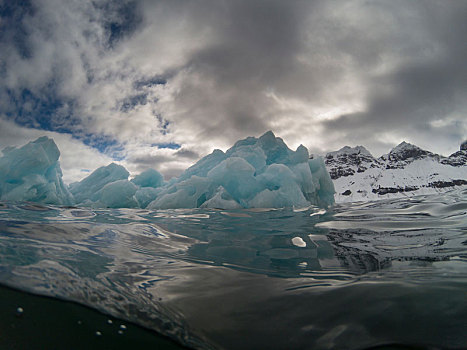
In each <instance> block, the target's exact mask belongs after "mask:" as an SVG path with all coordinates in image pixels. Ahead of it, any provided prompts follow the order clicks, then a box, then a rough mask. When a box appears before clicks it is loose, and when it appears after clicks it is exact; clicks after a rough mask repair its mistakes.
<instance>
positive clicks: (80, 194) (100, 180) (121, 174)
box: [70, 163, 130, 204]
mask: <svg viewBox="0 0 467 350" xmlns="http://www.w3.org/2000/svg"><path fill="white" fill-rule="evenodd" d="M129 176H130V173H129V172H128V170H126V169H125V168H124V167H123V166H121V165H118V164H115V163H111V164H109V165H107V166H102V167H100V168H97V169H96V170H94V171H93V172H92V173H91V175H89V176H87V177H85V178H84V179H83V180H81V181H79V182H74V183H72V184H70V192H71V193H72V194H73V196H74V198H75V201H76V203H77V204H82V203H91V202H96V201H98V200H99V199H100V196H101V194H102V193H101V191H102V189H103V188H104V187H105V186H106V185H107V184H110V183H112V182H115V181H119V180H128V177H129Z"/></svg>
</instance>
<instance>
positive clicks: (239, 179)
mask: <svg viewBox="0 0 467 350" xmlns="http://www.w3.org/2000/svg"><path fill="white" fill-rule="evenodd" d="M3 153H4V156H3V157H2V158H0V171H1V174H0V196H1V197H0V198H1V199H3V200H16V201H20V200H27V201H35V202H41V203H50V204H59V205H69V204H76V205H80V206H90V207H95V208H119V207H120V208H148V209H172V208H199V207H202V208H220V209H236V208H266V207H267V208H280V207H292V206H295V207H306V206H309V205H318V206H321V207H326V206H329V205H332V204H333V203H334V186H333V183H332V180H331V178H330V176H329V174H328V172H327V170H326V168H325V165H324V162H323V160H322V159H321V158H315V159H309V154H308V150H307V149H306V148H305V147H304V146H302V145H300V146H299V147H298V148H297V150H296V151H292V150H291V149H289V148H288V147H287V145H286V144H285V143H284V141H283V140H282V139H281V138H279V137H275V135H274V134H273V133H272V132H270V131H269V132H267V133H265V134H264V135H263V136H261V137H259V138H255V137H248V138H246V139H244V140H240V141H238V142H237V143H235V145H234V146H233V147H232V148H230V149H229V150H227V151H226V152H223V151H221V150H214V152H212V153H211V154H210V155H208V156H206V157H204V158H202V159H201V160H199V161H198V162H197V163H196V164H194V165H193V166H191V167H190V168H188V169H187V170H185V172H184V173H182V175H181V176H180V177H178V178H173V179H171V180H170V181H169V182H164V180H163V177H162V175H161V174H160V173H159V172H157V171H156V170H154V169H148V170H146V171H144V172H143V173H141V174H139V175H137V176H135V177H134V178H133V179H132V180H129V175H130V174H129V172H128V171H127V170H126V169H125V168H124V167H123V166H121V165H117V164H114V163H112V164H109V165H108V166H105V167H100V168H98V169H96V170H95V171H94V172H93V173H91V174H90V175H89V176H88V177H86V178H84V179H83V180H81V181H80V182H76V183H72V184H71V185H70V187H69V189H68V188H67V187H66V186H65V185H64V184H63V182H62V173H61V170H60V165H59V163H58V157H59V155H60V152H59V151H58V148H57V146H56V145H55V143H54V142H53V140H52V139H49V138H47V137H42V138H39V139H38V140H36V141H34V142H31V143H29V144H27V145H26V146H23V147H22V148H19V149H16V148H15V149H11V148H7V149H5V150H4V151H3Z"/></svg>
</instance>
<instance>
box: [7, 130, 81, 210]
mask: <svg viewBox="0 0 467 350" xmlns="http://www.w3.org/2000/svg"><path fill="white" fill-rule="evenodd" d="M59 157H60V151H59V150H58V147H57V145H56V144H55V142H54V141H53V140H52V139H50V138H48V137H46V136H43V137H40V138H38V139H37V140H35V141H32V142H29V143H28V144H26V145H25V146H23V147H20V148H15V147H8V148H6V149H4V150H3V157H1V158H0V199H2V200H12V201H32V202H38V203H44V204H56V205H70V204H73V197H72V196H71V194H70V192H69V191H68V189H67V187H66V186H65V185H64V183H63V181H62V170H61V169H60V164H59V162H58V158H59Z"/></svg>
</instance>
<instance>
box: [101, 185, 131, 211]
mask: <svg viewBox="0 0 467 350" xmlns="http://www.w3.org/2000/svg"><path fill="white" fill-rule="evenodd" d="M137 190H138V187H137V186H136V185H135V184H134V183H132V182H130V181H128V180H118V181H114V182H111V183H108V184H107V185H105V186H104V187H103V188H102V189H101V190H100V191H99V192H98V193H97V196H96V197H97V203H96V204H95V205H94V206H96V207H106V208H139V204H138V201H137V200H136V197H135V194H136V191H137Z"/></svg>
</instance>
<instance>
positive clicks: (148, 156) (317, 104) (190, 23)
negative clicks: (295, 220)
mask: <svg viewBox="0 0 467 350" xmlns="http://www.w3.org/2000/svg"><path fill="white" fill-rule="evenodd" d="M465 33H467V1H455V0H452V1H450V0H438V1H432V0H412V1H406V0H404V1H398V0H391V1H388V0H382V1H378V0H372V1H364V0H351V1H337V0H336V1H295V0H287V1H284V0H268V1H259V0H211V1H207V0H206V1H205V0H193V1H188V0H187V1H180V0H167V1H158V0H141V1H138V0H135V1H133V0H128V1H127V0H119V1H106V0H70V1H62V0H29V1H28V0H15V1H11V0H0V148H1V149H3V148H4V147H6V146H11V145H14V146H19V145H22V144H25V143H27V142H29V141H31V140H34V139H35V138H37V137H39V136H42V135H47V136H49V137H52V138H53V139H54V140H55V142H56V143H57V145H58V146H59V148H60V151H61V158H60V162H61V167H62V170H63V173H64V180H65V182H67V183H70V182H73V181H78V180H80V179H81V178H83V177H85V176H87V175H88V174H89V172H91V171H93V170H94V169H96V168H97V167H99V166H102V165H107V164H109V163H110V162H112V161H114V162H117V163H119V164H122V165H124V166H125V167H126V168H127V169H128V170H129V171H130V172H131V173H132V174H133V175H136V174H137V173H139V172H141V171H142V170H145V169H147V168H149V167H152V168H155V169H157V170H159V171H160V172H161V173H162V174H163V175H164V176H165V177H166V178H167V179H168V178H170V177H172V176H177V175H179V174H180V173H181V172H182V171H183V170H184V169H185V168H187V167H188V166H190V165H191V164H193V163H195V162H196V161H197V160H198V159H199V158H200V157H202V156H204V155H206V154H209V153H210V152H212V151H213V150H214V149H215V148H219V149H222V150H226V149H228V148H229V147H230V146H231V145H232V144H233V143H234V142H235V141H236V140H238V139H242V138H245V137H247V136H260V135H261V134H263V133H264V132H266V131H268V130H272V131H273V132H274V133H275V134H276V136H279V137H282V138H283V139H284V141H285V142H286V143H287V144H288V145H289V147H290V148H293V149H295V148H296V147H298V146H299V145H300V144H303V145H304V146H306V147H307V148H308V149H309V150H310V153H315V154H325V153H326V152H329V151H335V150H337V149H340V148H341V147H343V146H345V145H349V146H356V145H363V146H365V147H366V148H367V149H368V150H369V151H370V152H371V153H372V154H373V155H374V156H380V155H381V154H384V153H387V152H388V151H389V150H390V149H391V148H393V147H394V146H396V145H397V144H399V143H400V142H402V141H407V142H410V143H413V144H416V145H418V146H419V147H421V148H424V149H427V150H430V151H432V152H436V153H440V154H443V155H449V154H451V153H453V152H455V151H457V150H458V149H459V145H460V143H461V142H462V141H463V140H465V139H466V138H467V117H466V116H467V98H466V97H467V69H466V68H467V41H466V36H465Z"/></svg>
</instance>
